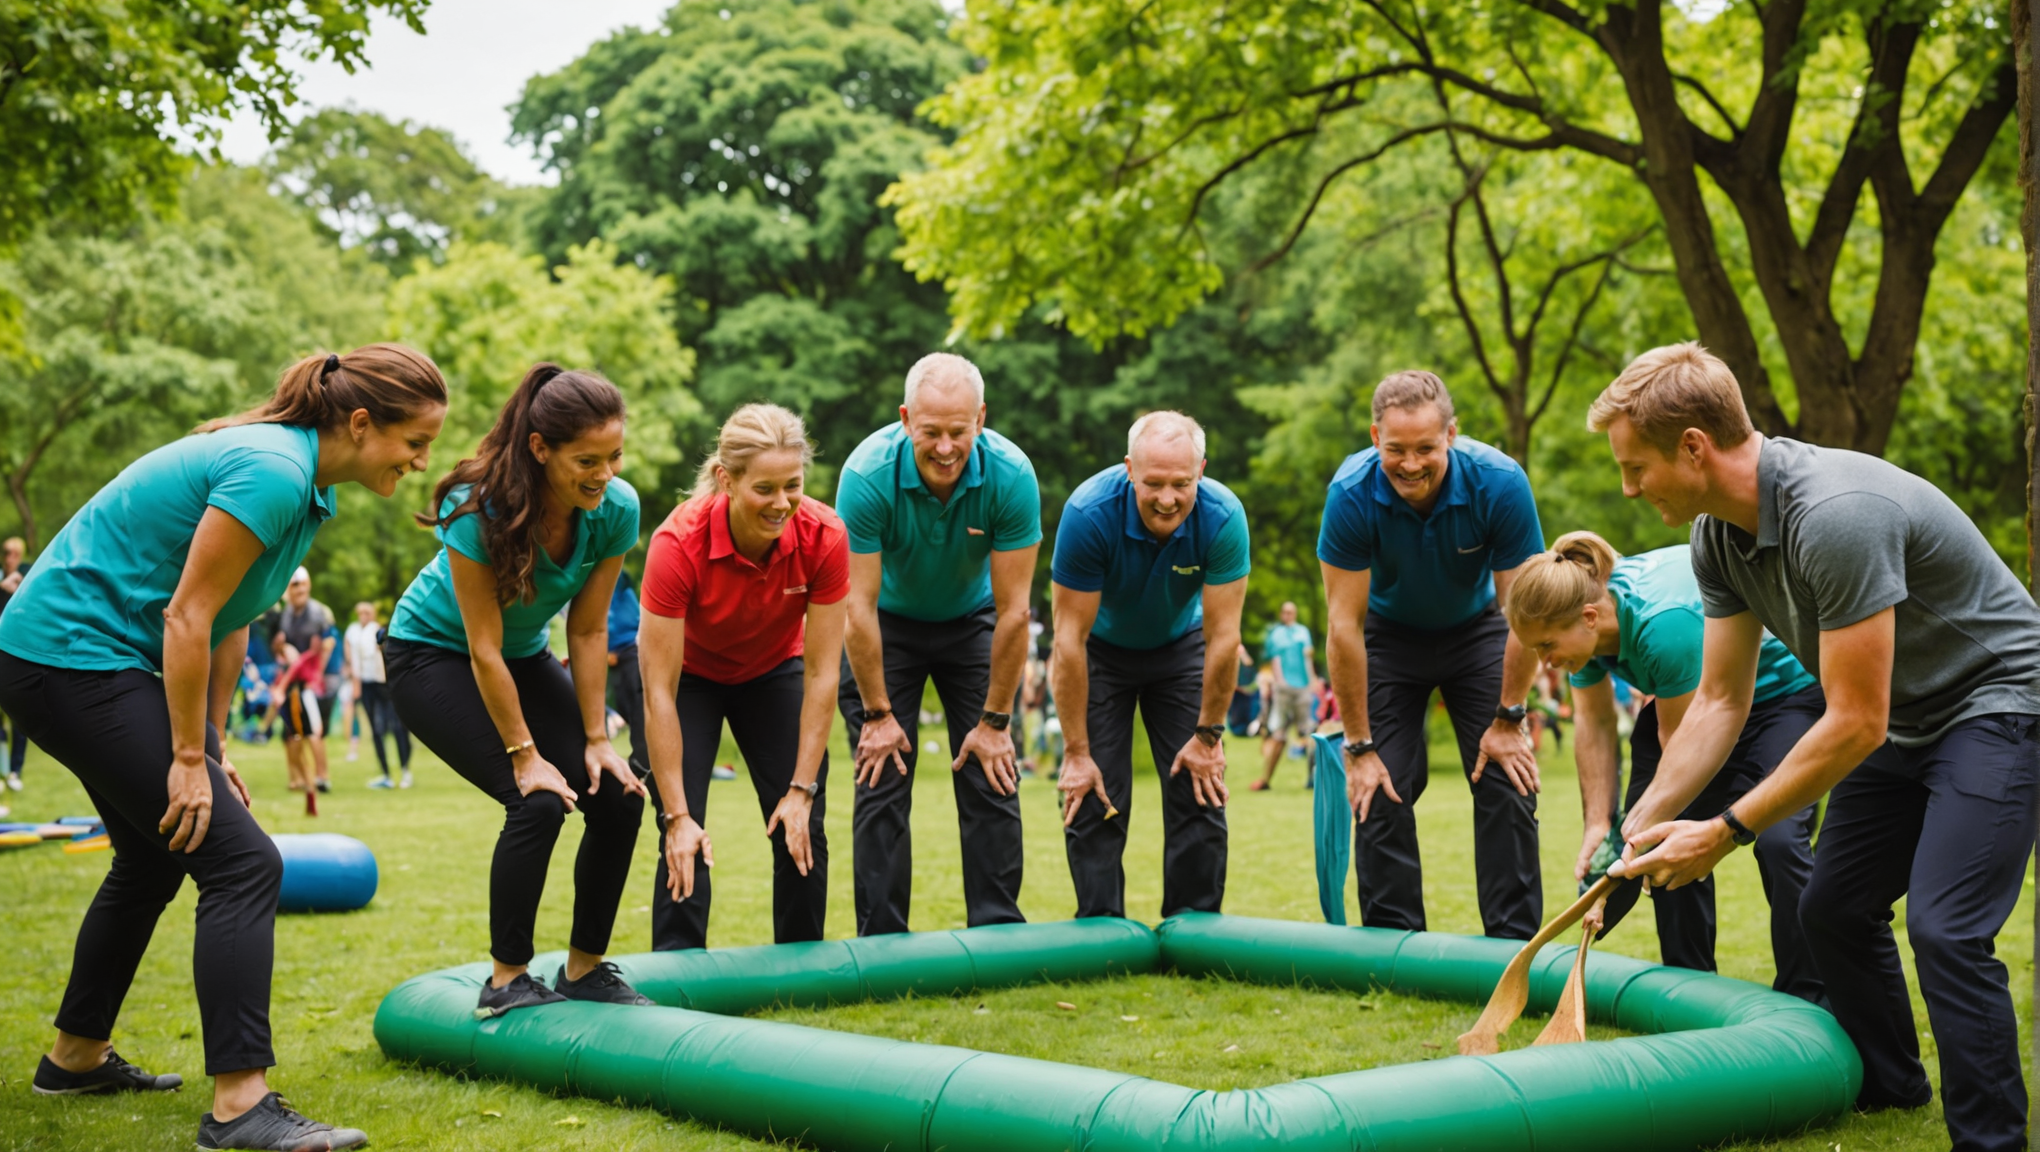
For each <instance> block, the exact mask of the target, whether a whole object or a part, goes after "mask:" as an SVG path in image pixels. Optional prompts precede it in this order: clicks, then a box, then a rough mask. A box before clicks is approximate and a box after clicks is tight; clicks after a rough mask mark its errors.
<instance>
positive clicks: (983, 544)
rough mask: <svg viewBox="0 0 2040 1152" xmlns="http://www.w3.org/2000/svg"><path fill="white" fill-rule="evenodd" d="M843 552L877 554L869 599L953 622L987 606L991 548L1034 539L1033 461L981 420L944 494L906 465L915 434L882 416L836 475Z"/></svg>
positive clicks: (1037, 530) (900, 611)
mask: <svg viewBox="0 0 2040 1152" xmlns="http://www.w3.org/2000/svg"><path fill="white" fill-rule="evenodd" d="M836 515H838V516H841V517H842V518H843V526H844V527H845V528H846V529H848V530H849V533H850V551H852V552H854V553H856V554H858V555H860V556H869V555H870V554H872V553H873V552H877V553H880V554H881V555H882V557H883V559H882V560H881V561H880V564H881V567H882V568H883V569H884V573H885V575H884V579H883V581H882V582H881V583H880V585H879V590H878V606H879V608H881V609H883V610H884V611H887V612H892V613H895V614H897V615H900V616H905V617H908V618H910V619H914V620H954V619H956V618H957V617H959V616H968V615H970V614H971V613H973V612H977V611H979V610H981V609H984V608H989V607H991V605H992V553H993V552H1011V551H1013V550H1014V549H1016V548H1027V547H1030V546H1032V545H1034V544H1038V543H1040V542H1041V486H1040V484H1038V483H1036V481H1035V479H1034V465H1033V464H1032V463H1030V462H1029V461H1028V459H1027V454H1026V453H1025V452H1022V451H1020V449H1019V447H1018V446H1016V445H1015V444H1014V443H1013V442H1012V441H1011V440H1008V439H1006V438H1005V437H1004V436H1001V435H999V434H998V433H997V432H994V431H992V430H991V429H990V428H987V429H985V430H984V431H982V432H979V433H978V436H977V441H976V442H975V443H973V444H972V445H971V449H970V456H969V458H968V459H966V460H965V461H964V464H963V479H962V480H959V481H958V482H957V485H956V491H954V492H951V493H950V494H949V499H948V500H947V501H943V500H941V499H939V498H937V497H936V495H935V494H934V493H933V492H930V491H928V485H927V484H926V483H924V482H923V481H922V479H921V470H920V469H919V468H917V467H915V466H914V442H913V439H912V438H911V437H909V436H908V435H907V430H906V429H905V428H904V427H902V426H900V425H898V424H891V425H888V426H886V427H884V428H881V429H879V430H878V431H876V432H873V433H872V434H871V435H869V436H866V437H865V438H864V443H862V444H859V445H858V446H857V450H856V451H854V452H852V453H850V458H849V459H848V460H845V461H844V462H843V473H842V476H841V477H839V478H838V479H837V481H836Z"/></svg>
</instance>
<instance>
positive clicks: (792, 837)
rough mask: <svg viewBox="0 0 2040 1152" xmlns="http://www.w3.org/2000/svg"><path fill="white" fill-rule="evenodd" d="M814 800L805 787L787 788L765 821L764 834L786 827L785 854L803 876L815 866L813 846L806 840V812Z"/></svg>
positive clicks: (812, 808) (809, 809)
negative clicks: (790, 858) (769, 817)
mask: <svg viewBox="0 0 2040 1152" xmlns="http://www.w3.org/2000/svg"><path fill="white" fill-rule="evenodd" d="M814 804H815V802H814V800H813V799H812V798H811V797H809V796H808V794H807V789H805V788H789V789H788V790H787V792H786V795H784V796H781V797H780V798H779V804H778V806H777V807H775V808H773V809H772V818H771V819H769V820H767V821H765V835H767V836H770V835H772V832H773V830H774V829H777V828H784V829H786V854H787V855H789V856H791V857H793V866H794V867H795V868H798V869H800V874H801V875H803V876H805V875H807V874H808V869H810V868H813V867H814V866H815V853H814V846H813V845H812V844H810V843H809V841H808V813H809V812H811V811H813V810H814Z"/></svg>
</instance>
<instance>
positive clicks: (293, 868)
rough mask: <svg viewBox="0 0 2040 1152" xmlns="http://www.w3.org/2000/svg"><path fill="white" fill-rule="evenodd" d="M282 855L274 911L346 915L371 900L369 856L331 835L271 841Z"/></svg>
mask: <svg viewBox="0 0 2040 1152" xmlns="http://www.w3.org/2000/svg"><path fill="white" fill-rule="evenodd" d="M271 839H272V840H275V841H276V850H277V851H278V852H280V853H282V855H283V891H282V892H281V893H280V894H278V896H277V898H276V907H277V910H278V911H280V912H352V911H353V910H354V909H356V908H361V907H365V906H366V905H367V904H368V902H369V901H370V900H373V899H375V883H376V871H375V853H373V852H370V851H369V850H368V845H366V844H363V843H362V842H361V841H359V840H356V839H355V838H354V837H352V836H342V835H339V834H338V833H335V832H314V833H309V834H303V835H291V834H285V835H281V836H272V837H271Z"/></svg>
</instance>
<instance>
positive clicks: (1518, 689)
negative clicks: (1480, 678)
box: [1502, 632, 1537, 708]
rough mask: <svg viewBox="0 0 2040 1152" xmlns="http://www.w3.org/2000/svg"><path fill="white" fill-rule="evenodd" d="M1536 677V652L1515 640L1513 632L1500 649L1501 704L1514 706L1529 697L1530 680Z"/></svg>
mask: <svg viewBox="0 0 2040 1152" xmlns="http://www.w3.org/2000/svg"><path fill="white" fill-rule="evenodd" d="M1536 678H1537V654H1536V653H1534V652H1532V651H1530V650H1529V649H1528V648H1525V647H1523V645H1522V644H1521V643H1520V642H1519V641H1517V639H1516V634H1515V633H1514V632H1510V633H1509V638H1508V640H1507V641H1506V642H1505V644H1504V647H1503V649H1502V705H1503V706H1504V707H1508V708H1514V707H1515V706H1516V705H1518V704H1521V703H1523V702H1524V701H1526V700H1528V699H1529V698H1530V682H1531V681H1532V680H1534V679H1536Z"/></svg>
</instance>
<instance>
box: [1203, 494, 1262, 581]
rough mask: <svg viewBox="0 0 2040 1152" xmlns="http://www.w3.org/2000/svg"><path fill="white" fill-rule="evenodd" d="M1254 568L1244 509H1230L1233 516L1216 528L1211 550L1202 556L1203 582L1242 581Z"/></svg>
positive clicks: (1235, 506)
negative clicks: (1216, 531)
mask: <svg viewBox="0 0 2040 1152" xmlns="http://www.w3.org/2000/svg"><path fill="white" fill-rule="evenodd" d="M1253 567H1254V560H1253V546H1252V542H1251V541H1250V540H1249V539H1248V536H1247V510H1246V509H1244V508H1242V507H1240V506H1239V505H1238V504H1234V505H1233V506H1232V515H1230V516H1227V517H1226V518H1225V523H1223V524H1221V525H1219V526H1218V535H1217V536H1215V537H1213V538H1212V541H1211V548H1210V550H1208V551H1207V552H1205V554H1204V582H1205V583H1206V584H1230V583H1232V582H1233V581H1235V580H1240V579H1244V578H1245V577H1246V575H1247V573H1248V572H1250V571H1252V570H1253Z"/></svg>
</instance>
